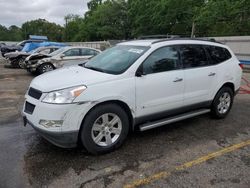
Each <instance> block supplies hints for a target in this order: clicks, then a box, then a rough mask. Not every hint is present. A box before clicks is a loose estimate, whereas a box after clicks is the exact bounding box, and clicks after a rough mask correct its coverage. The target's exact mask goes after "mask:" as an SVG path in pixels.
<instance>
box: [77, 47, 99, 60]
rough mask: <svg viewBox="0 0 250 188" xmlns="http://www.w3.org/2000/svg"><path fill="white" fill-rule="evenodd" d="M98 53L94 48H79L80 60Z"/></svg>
mask: <svg viewBox="0 0 250 188" xmlns="http://www.w3.org/2000/svg"><path fill="white" fill-rule="evenodd" d="M98 54H99V52H98V51H96V50H94V49H90V48H82V49H81V59H82V60H87V59H91V58H92V57H94V56H96V55H98Z"/></svg>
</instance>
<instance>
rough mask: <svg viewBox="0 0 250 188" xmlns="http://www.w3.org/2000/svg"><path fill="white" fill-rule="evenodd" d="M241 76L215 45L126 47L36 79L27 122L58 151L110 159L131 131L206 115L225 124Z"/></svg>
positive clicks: (173, 42)
mask: <svg viewBox="0 0 250 188" xmlns="http://www.w3.org/2000/svg"><path fill="white" fill-rule="evenodd" d="M241 76H242V69H241V67H240V66H239V61H238V59H237V58H236V56H235V55H234V54H233V52H232V51H231V50H230V49H229V48H228V47H227V46H225V45H223V44H220V43H217V42H210V41H203V40H192V39H170V40H165V39H161V40H159V39H158V40H156V39H154V40H139V41H128V42H124V43H121V44H118V45H117V46H115V47H113V48H110V49H108V50H106V51H104V52H102V53H101V54H99V55H98V56H96V57H94V58H93V59H91V60H90V61H88V62H87V63H84V64H80V65H79V66H72V67H69V68H62V69H60V70H56V71H52V72H51V73H47V74H44V75H41V76H39V77H36V78H35V79H34V80H33V81H32V82H31V84H30V87H29V90H28V91H27V94H26V96H25V98H26V101H25V104H24V108H23V115H24V116H25V117H24V122H26V123H27V122H28V124H30V125H31V126H33V128H34V129H35V130H36V131H38V132H39V133H40V134H41V135H42V136H43V137H45V138H46V139H47V140H49V141H50V142H52V143H54V144H55V145H57V146H61V147H74V146H76V145H77V143H82V145H83V146H84V147H85V148H86V149H87V150H88V151H89V152H90V153H93V154H100V153H107V152H110V151H113V150H115V149H117V148H118V147H119V146H121V145H122V143H123V142H124V141H125V139H126V137H127V135H128V132H129V130H135V129H139V130H141V131H145V130H149V129H152V128H155V127H159V126H163V125H166V124H169V123H173V122H177V121H181V120H184V119H187V118H191V117H194V116H198V115H201V114H205V113H211V115H213V116H214V117H215V118H218V119H222V118H225V117H226V116H227V115H228V113H229V112H230V109H231V107H232V105H233V100H234V96H235V95H236V94H237V91H238V90H239V88H240V84H241ZM204 118H206V116H205V117H204Z"/></svg>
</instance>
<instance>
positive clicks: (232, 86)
mask: <svg viewBox="0 0 250 188" xmlns="http://www.w3.org/2000/svg"><path fill="white" fill-rule="evenodd" d="M223 87H229V88H230V89H232V92H233V95H235V85H234V83H232V82H225V83H224V84H223V85H222V86H221V87H220V88H219V89H218V90H217V91H216V93H215V94H214V96H213V99H212V102H213V101H214V99H215V97H216V95H217V94H218V93H219V91H220V90H221V89H222V88H223Z"/></svg>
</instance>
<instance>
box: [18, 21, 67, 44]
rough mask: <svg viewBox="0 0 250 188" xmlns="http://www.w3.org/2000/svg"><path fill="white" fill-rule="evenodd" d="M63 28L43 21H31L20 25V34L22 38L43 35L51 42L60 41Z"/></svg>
mask: <svg viewBox="0 0 250 188" xmlns="http://www.w3.org/2000/svg"><path fill="white" fill-rule="evenodd" d="M63 32H64V28H63V27H62V26H60V25H57V24H55V23H50V22H48V21H47V20H44V19H38V20H32V21H28V22H25V23H24V24H23V25H22V34H23V37H24V38H28V36H29V35H45V36H48V38H49V40H51V41H62V36H63Z"/></svg>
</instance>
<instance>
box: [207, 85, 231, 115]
mask: <svg viewBox="0 0 250 188" xmlns="http://www.w3.org/2000/svg"><path fill="white" fill-rule="evenodd" d="M233 100H234V93H233V90H232V89H231V88H229V87H223V88H221V89H220V90H219V91H218V93H217V94H216V96H215V98H214V100H213V103H212V106H211V114H212V116H213V117H214V118H216V119H223V118H225V117H226V116H227V115H228V113H229V112H230V110H231V108H232V105H233Z"/></svg>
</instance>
